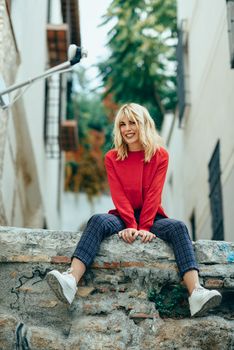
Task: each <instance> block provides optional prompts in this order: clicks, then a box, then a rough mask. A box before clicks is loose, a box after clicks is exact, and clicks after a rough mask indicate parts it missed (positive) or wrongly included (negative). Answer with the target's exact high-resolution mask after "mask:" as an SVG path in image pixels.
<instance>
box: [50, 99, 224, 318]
mask: <svg viewBox="0 0 234 350" xmlns="http://www.w3.org/2000/svg"><path fill="white" fill-rule="evenodd" d="M114 142H115V149H113V150H110V151H109V152H107V154H106V156H105V166H106V171H107V176H108V182H109V186H110V190H111V196H112V199H113V202H114V204H115V207H116V209H114V210H110V211H109V213H108V214H98V215H93V216H92V217H91V219H90V220H89V221H88V223H87V226H86V228H85V230H84V232H83V235H82V236H81V239H80V241H79V242H78V245H77V247H76V249H75V252H74V254H73V256H72V263H71V268H70V269H69V270H68V271H67V272H64V273H62V274H61V273H60V272H59V271H57V270H53V271H51V272H49V273H48V275H47V281H48V283H49V285H50V286H51V288H52V289H53V290H54V292H55V294H56V295H57V297H58V298H59V299H60V300H62V301H63V302H68V303H72V301H73V299H74V296H75V294H76V290H77V283H78V282H79V280H80V279H81V277H82V276H83V274H84V272H85V271H86V268H87V267H88V266H90V265H91V263H92V262H93V260H94V258H95V256H96V254H97V252H98V250H99V247H100V244H101V242H102V240H103V239H104V238H106V237H108V236H111V235H113V234H115V233H118V235H119V237H120V238H121V239H123V240H124V241H125V242H126V243H129V244H131V243H133V242H134V241H135V239H136V238H137V237H138V236H139V237H140V238H141V242H142V243H147V242H151V241H152V240H153V239H155V238H156V237H159V238H161V239H163V240H164V241H166V242H169V243H171V244H172V247H173V251H174V254H175V258H176V262H177V266H178V269H179V273H180V276H181V278H182V279H183V281H184V284H185V286H186V287H187V289H188V292H189V295H190V296H189V305H190V311H191V316H199V315H201V314H202V313H203V312H204V311H206V310H207V309H209V308H213V307H214V306H217V305H218V304H219V303H220V301H221V294H220V293H219V292H218V291H216V290H207V289H205V288H203V287H201V286H200V284H199V278H198V271H199V270H198V265H197V263H196V260H195V256H194V251H193V247H192V243H191V240H190V237H189V233H188V230H187V227H186V226H185V224H184V223H183V222H181V221H178V220H174V219H169V218H168V217H167V215H166V213H165V212H164V210H163V208H162V206H161V194H162V190H163V185H164V181H165V177H166V172H167V167H168V153H167V151H166V150H165V149H164V148H163V147H161V146H160V145H159V143H160V137H159V135H158V134H157V131H156V128H155V124H154V121H153V119H152V118H151V116H150V115H149V113H148V111H147V109H146V108H144V107H142V106H140V105H138V104H135V103H131V104H125V105H124V106H122V107H121V108H120V110H119V112H118V113H117V116H116V119H115V125H114Z"/></svg>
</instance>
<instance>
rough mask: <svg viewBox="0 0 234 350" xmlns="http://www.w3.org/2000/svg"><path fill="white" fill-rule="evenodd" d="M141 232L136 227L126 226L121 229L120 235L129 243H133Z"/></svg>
mask: <svg viewBox="0 0 234 350" xmlns="http://www.w3.org/2000/svg"><path fill="white" fill-rule="evenodd" d="M138 234H139V232H138V231H137V229H135V228H125V229H124V230H122V231H119V233H118V236H119V237H120V238H123V240H124V241H125V242H127V243H130V244H131V243H132V242H134V241H135V239H136V238H137V236H138Z"/></svg>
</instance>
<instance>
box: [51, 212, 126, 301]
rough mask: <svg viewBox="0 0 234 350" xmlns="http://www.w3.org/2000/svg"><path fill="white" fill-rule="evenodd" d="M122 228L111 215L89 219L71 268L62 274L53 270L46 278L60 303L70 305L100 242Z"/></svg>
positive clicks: (122, 224)
mask: <svg viewBox="0 0 234 350" xmlns="http://www.w3.org/2000/svg"><path fill="white" fill-rule="evenodd" d="M124 228H125V224H124V222H123V221H122V220H121V219H120V218H119V217H117V216H114V215H111V214H96V215H93V216H92V217H91V218H90V220H89V221H88V223H87V226H86V228H85V230H84V232H83V234H82V236H81V239H80V241H79V242H78V244H77V247H76V249H75V252H74V254H73V256H72V263H71V268H70V269H68V270H67V271H66V272H63V273H60V272H59V271H57V270H53V271H50V272H49V273H48V274H47V276H46V280H47V282H48V284H49V286H50V287H51V289H52V290H53V291H54V293H55V294H56V296H57V297H58V298H59V299H60V300H61V301H62V302H65V303H69V304H71V303H72V301H73V300H74V297H75V294H76V291H77V283H78V282H79V280H80V279H81V277H82V276H83V274H84V272H85V271H86V268H87V267H88V266H90V265H91V263H92V262H93V260H94V258H95V256H96V254H97V252H98V250H99V248H100V244H101V242H102V240H103V239H104V238H106V237H109V236H111V235H112V234H114V233H117V232H119V231H121V230H123V229H124Z"/></svg>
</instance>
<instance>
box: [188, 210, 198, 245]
mask: <svg viewBox="0 0 234 350" xmlns="http://www.w3.org/2000/svg"><path fill="white" fill-rule="evenodd" d="M190 225H191V234H192V240H193V241H196V240H197V235H196V217H195V211H194V210H193V212H192V215H191V216H190Z"/></svg>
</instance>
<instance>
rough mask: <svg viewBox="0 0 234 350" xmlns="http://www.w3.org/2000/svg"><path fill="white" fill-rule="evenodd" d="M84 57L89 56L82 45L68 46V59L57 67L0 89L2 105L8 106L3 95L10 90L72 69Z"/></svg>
mask: <svg viewBox="0 0 234 350" xmlns="http://www.w3.org/2000/svg"><path fill="white" fill-rule="evenodd" d="M83 57H87V52H86V51H85V50H83V49H81V48H80V47H78V46H76V45H74V44H73V45H70V46H69V48H68V59H69V60H68V61H66V62H64V63H61V64H59V65H57V66H55V67H52V68H50V69H48V70H47V71H45V72H44V73H42V74H40V75H37V76H36V77H33V78H30V79H28V80H26V81H24V82H21V83H18V84H14V85H11V86H9V87H8V88H6V89H4V90H2V91H0V106H1V107H2V108H3V109H5V108H7V107H8V105H6V103H5V101H4V98H3V96H4V95H6V94H9V93H10V92H12V91H14V90H17V89H20V88H22V87H24V86H26V85H29V84H32V83H34V82H35V81H37V80H40V79H42V78H47V77H49V76H51V75H53V74H54V73H58V72H60V73H63V72H65V71H67V70H70V69H72V67H73V66H74V65H75V64H77V63H79V62H80V60H81V58H83Z"/></svg>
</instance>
